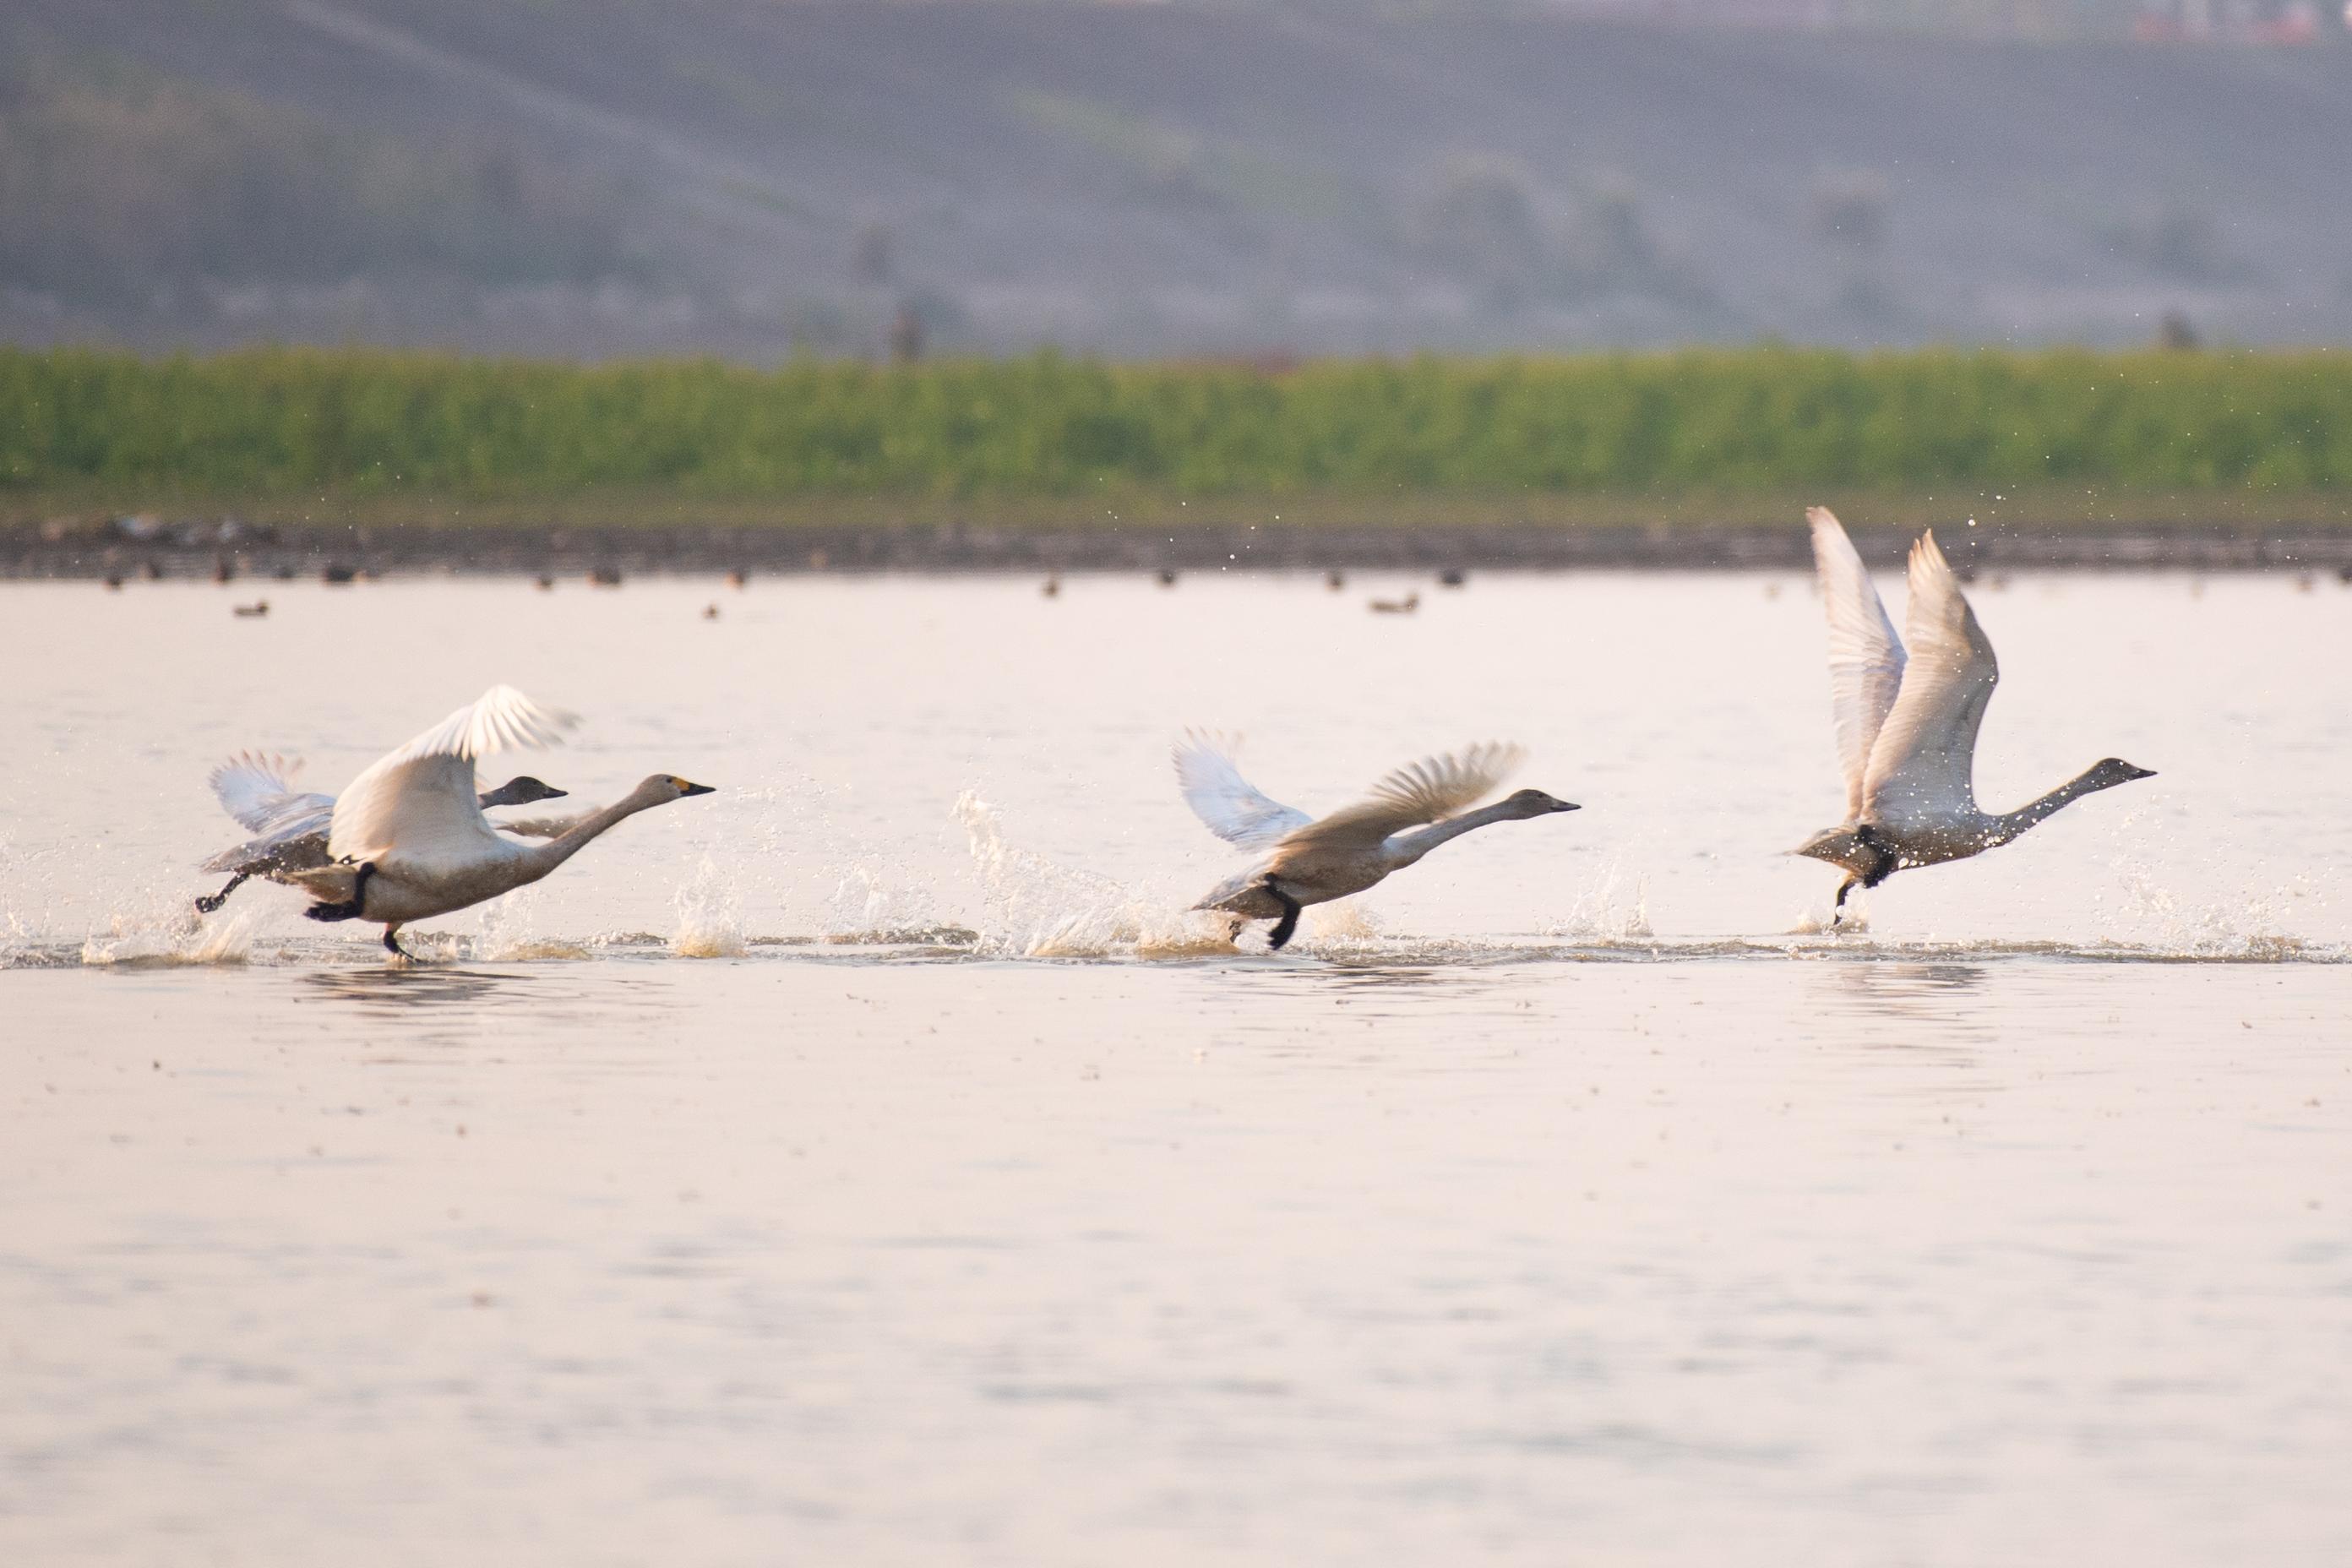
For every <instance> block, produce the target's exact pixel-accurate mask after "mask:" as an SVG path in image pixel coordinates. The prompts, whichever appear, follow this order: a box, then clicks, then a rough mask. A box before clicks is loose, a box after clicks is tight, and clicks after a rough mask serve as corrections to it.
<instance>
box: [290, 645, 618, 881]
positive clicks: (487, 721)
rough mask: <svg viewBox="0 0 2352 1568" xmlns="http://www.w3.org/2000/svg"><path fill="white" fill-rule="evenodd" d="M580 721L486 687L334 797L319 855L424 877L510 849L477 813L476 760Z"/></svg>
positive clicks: (540, 742) (547, 739)
mask: <svg viewBox="0 0 2352 1568" xmlns="http://www.w3.org/2000/svg"><path fill="white" fill-rule="evenodd" d="M578 722H579V721H578V720H577V719H576V718H574V717H573V716H572V714H569V713H564V712H559V711H555V710H548V709H542V708H541V707H539V706H538V705H536V704H535V703H533V702H532V701H531V700H530V699H529V698H528V697H525V696H524V695H523V694H522V693H521V692H520V691H517V690H516V689H514V688H513V687H511V686H494V687H492V688H490V689H489V690H488V691H485V692H484V693H482V695H481V696H480V697H479V698H478V699H477V700H474V701H473V702H470V703H468V704H467V705H466V706H465V707H463V708H460V709H458V710H457V711H456V712H454V713H452V714H450V715H449V717H448V718H446V719H445V720H443V721H441V722H440V723H438V724H436V725H435V726H434V727H433V728H432V729H430V730H427V731H425V733H423V734H421V735H419V736H417V737H416V738H415V740H413V741H411V742H408V743H407V744H406V745H404V746H403V747H401V748H400V749H399V750H398V751H395V752H392V753H391V754H390V755H388V756H386V757H384V758H383V759H382V760H381V761H379V762H377V763H375V764H374V765H373V766H372V767H370V768H369V769H368V770H367V771H366V772H365V773H362V774H360V776H359V777H358V778H356V779H354V780H352V784H351V786H350V787H349V788H348V789H346V790H344V791H343V793H342V795H341V797H340V798H338V799H337V801H336V802H335V814H334V826H333V827H332V829H331V831H330V833H329V836H328V841H327V853H328V855H329V856H330V857H331V858H333V859H336V860H345V859H348V860H352V861H373V862H375V863H376V864H378V865H379V866H384V865H388V864H391V863H393V862H395V861H396V862H397V863H399V864H400V865H403V866H405V867H409V868H414V869H415V870H416V871H418V872H421V873H425V874H446V873H451V872H456V871H460V870H464V869H467V868H475V867H479V866H482V865H485V864H488V863H490V862H495V861H497V860H499V859H501V858H505V857H507V856H509V855H510V854H512V853H513V852H514V851H515V850H516V848H517V846H516V845H515V843H514V841H513V840H512V839H509V838H502V837H499V834H498V832H497V831H496V830H495V829H494V828H492V826H490V823H489V819H488V817H486V816H483V815H482V807H481V805H480V803H479V802H478V800H477V799H476V797H475V792H474V763H475V761H476V759H478V758H479V757H482V756H485V755H487V754H488V753H489V752H500V751H511V750H514V749H516V748H518V747H525V746H529V747H539V746H550V745H555V744H559V743H561V742H562V738H563V731H566V730H568V729H570V728H571V727H572V726H573V725H574V724H576V723H578Z"/></svg>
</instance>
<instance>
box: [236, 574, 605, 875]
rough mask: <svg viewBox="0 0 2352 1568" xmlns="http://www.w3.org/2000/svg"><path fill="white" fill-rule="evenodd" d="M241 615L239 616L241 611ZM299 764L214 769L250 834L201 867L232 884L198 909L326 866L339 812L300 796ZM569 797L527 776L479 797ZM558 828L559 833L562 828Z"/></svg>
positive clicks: (244, 756)
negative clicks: (263, 882)
mask: <svg viewBox="0 0 2352 1568" xmlns="http://www.w3.org/2000/svg"><path fill="white" fill-rule="evenodd" d="M241 613H242V612H240V614H241ZM301 766H302V763H301V761H300V759H299V758H297V759H294V760H292V761H289V760H288V759H286V758H285V757H281V756H268V755H264V754H262V753H260V752H238V753H237V754H236V756H234V757H231V758H230V759H229V760H228V761H227V762H226V763H222V764H221V765H220V766H219V767H216V768H215V769H214V770H213V773H212V779H211V781H210V782H211V784H212V786H213V794H214V795H215V796H217V797H218V798H219V800H220V803H221V809H222V810H224V811H226V812H227V813H228V814H229V815H230V816H233V817H235V818H236V820H237V821H238V822H240V823H241V824H243V825H244V826H245V830H246V831H247V832H248V833H250V834H252V835H254V837H251V838H249V839H247V841H246V842H244V843H243V844H240V845H238V846H237V847H236V848H234V849H225V850H223V851H221V853H219V854H217V855H215V856H214V857H213V858H211V859H209V860H207V861H205V864H204V869H205V870H207V871H228V872H232V873H234V875H232V876H231V877H230V878H229V880H228V886H226V887H225V888H223V889H221V890H220V891H219V892H217V893H213V894H209V895H207V896H205V897H204V898H201V899H198V900H196V910H197V911H198V912H199V913H202V914H207V915H208V914H211V913H212V912H213V911H214V910H217V909H219V908H220V907H221V906H222V905H223V904H225V903H226V902H228V896H229V895H230V894H231V893H234V892H236V890H237V889H238V888H240V887H242V886H244V885H245V883H246V882H247V880H248V879H251V878H255V877H263V878H267V879H268V880H270V881H273V882H286V883H288V884H289V885H290V884H291V883H292V880H293V878H292V873H294V872H296V871H310V870H316V869H317V868H320V867H321V866H324V865H326V864H327V830H328V827H329V826H330V825H331V823H332V822H333V819H334V815H335V797H334V796H333V795H320V794H319V793H317V792H315V791H312V792H309V793H303V792H299V791H297V790H296V789H295V787H294V784H293V782H292V781H293V776H294V774H295V773H297V772H299V770H300V768H301ZM564 794H565V792H564V791H562V790H560V789H557V788H556V787H555V786H554V785H553V784H541V782H540V781H539V780H537V779H535V778H532V777H531V776H530V774H528V773H525V774H523V775H522V776H521V777H520V778H511V779H509V780H508V781H507V782H506V783H504V784H500V785H499V787H498V788H496V789H494V790H491V791H490V792H488V794H487V795H480V796H478V800H479V803H480V804H481V805H483V806H485V807H488V806H495V805H530V804H531V803H532V802H534V801H541V800H561V799H562V798H563V796H564ZM502 826H503V828H504V830H505V831H507V832H509V833H520V834H523V835H524V836H526V837H540V838H549V837H554V835H553V834H551V833H532V832H531V831H530V826H529V825H528V824H524V823H508V824H503V825H502ZM558 831H561V829H558Z"/></svg>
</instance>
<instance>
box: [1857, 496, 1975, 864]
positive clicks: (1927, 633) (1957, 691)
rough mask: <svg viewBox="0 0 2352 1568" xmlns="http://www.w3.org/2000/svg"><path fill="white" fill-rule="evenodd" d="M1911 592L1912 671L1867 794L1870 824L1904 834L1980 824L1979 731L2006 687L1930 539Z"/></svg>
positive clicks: (1875, 755) (1877, 752)
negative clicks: (1934, 826)
mask: <svg viewBox="0 0 2352 1568" xmlns="http://www.w3.org/2000/svg"><path fill="white" fill-rule="evenodd" d="M1910 591H1911V603H1910V605H1909V607H1908V609H1907V610H1906V612H1905V614H1904V630H1905V631H1906V632H1907V633H1908V634H1909V637H1908V640H1909V642H1910V645H1911V648H1910V662H1909V663H1908V664H1907V665H1906V667H1905V668H1904V671H1903V686H1902V689H1901V690H1900V691H1899V692H1898V693H1897V694H1896V696H1895V706H1894V708H1893V709H1892V710H1890V711H1889V712H1888V713H1887V715H1886V722H1885V725H1884V726H1883V727H1882V728H1881V729H1880V730H1879V731H1878V737H1877V739H1876V741H1875V742H1874V743H1873V744H1872V746H1871V749H1870V767H1869V773H1868V777H1867V778H1866V780H1865V781H1864V790H1863V795H1864V803H1865V805H1866V807H1867V809H1868V811H1869V813H1870V814H1871V815H1872V816H1873V817H1874V818H1875V819H1877V820H1880V821H1884V822H1886V823H1889V824H1892V825H1895V826H1902V825H1905V824H1909V823H1945V822H1949V821H1952V820H1954V819H1956V818H1970V817H1974V816H1977V815H1978V812H1977V797H1976V787H1975V777H1974V774H1975V760H1976V750H1977V731H1978V729H1979V727H1980V726H1981V725H1982V724H1983V722H1984V713H1985V705H1986V704H1987V703H1988V702H1990V700H1992V689H1993V687H1994V686H1995V685H1996V684H1998V683H1999V681H2000V663H1999V661H1997V660H1996V659H1995V658H1993V653H1992V644H1991V642H1990V640H1988V639H1987V637H1985V635H1984V628H1983V627H1981V626H1978V625H1977V617H1976V612H1975V611H1973V610H1971V609H1969V602H1968V600H1967V599H1966V598H1964V597H1962V596H1961V594H1960V584H1959V579H1958V578H1957V577H1955V576H1954V575H1952V568H1951V565H1950V563H1948V562H1947V561H1946V560H1945V559H1944V552H1943V551H1942V549H1941V548H1939V547H1938V546H1937V543H1936V536H1935V534H1934V533H1932V532H1929V533H1926V534H1922V535H1921V536H1920V538H1919V541H1918V542H1917V543H1916V544H1914V545H1913V546H1912V547H1911V576H1910Z"/></svg>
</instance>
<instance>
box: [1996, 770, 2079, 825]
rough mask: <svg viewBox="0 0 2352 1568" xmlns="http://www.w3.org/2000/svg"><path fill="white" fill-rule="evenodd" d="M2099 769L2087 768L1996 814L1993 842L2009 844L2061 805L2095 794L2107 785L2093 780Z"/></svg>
mask: <svg viewBox="0 0 2352 1568" xmlns="http://www.w3.org/2000/svg"><path fill="white" fill-rule="evenodd" d="M2097 771H2098V770H2097V769H2095V768H2085V769H2084V771H2083V772H2082V773H2078V774H2076V775H2075V776H2074V777H2073V778H2071V779H2068V780H2067V781H2066V782H2065V783H2064V784H2060V785H2059V786H2058V787H2057V788H2056V789H2053V790H2052V791H2051V792H2050V793H2049V794H2048V795H2042V796H2041V797H2040V798H2038V799H2035V800H2029V801H2027V802H2026V803H2025V804H2024V805H2021V806H2019V807H2018V808H2017V809H2016V810H2015V811H2005V812H2003V813H2001V814H2000V816H1996V817H1994V818H1993V819H1992V820H1993V825H1994V826H1993V831H1992V834H1991V842H1993V843H1995V844H2006V843H2008V842H2009V841H2010V840H2011V839H2012V838H2014V837H2017V836H2018V835H2019V834H2021V833H2023V832H2024V831H2025V830H2026V829H2027V828H2029V827H2032V826H2036V825H2037V824H2039V823H2042V822H2043V821H2045V820H2047V819H2048V818H2049V817H2050V816H2052V815H2053V814H2054V813H2056V812H2057V811H2058V810H2060V809H2061V808H2062V807H2064V806H2069V805H2074V803H2075V802H2076V801H2078V800H2080V799H2082V798H2083V797H2084V795H2094V794H2096V793H2097V792H2098V791H2099V790H2100V789H2101V788H2102V787H2104V786H2102V785H2100V784H2094V783H2092V782H2091V776H2092V774H2093V773H2096V772H2097Z"/></svg>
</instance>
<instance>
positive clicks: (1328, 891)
mask: <svg viewBox="0 0 2352 1568" xmlns="http://www.w3.org/2000/svg"><path fill="white" fill-rule="evenodd" d="M1524 754H1525V753H1523V752H1521V751H1520V750H1519V748H1518V747H1517V746H1510V745H1496V744H1488V745H1480V746H1473V747H1471V748H1470V749H1469V750H1467V751H1465V752H1462V753H1461V754H1460V755H1458V756H1440V757H1430V758H1427V759H1426V760H1424V761H1422V762H1418V763H1412V764H1411V765H1410V766H1408V767H1403V768H1400V769H1398V770H1397V771H1396V772H1395V773H1391V774H1390V775H1389V776H1388V777H1386V778H1384V779H1382V780H1381V782H1380V783H1379V784H1374V785H1373V786H1372V790H1371V794H1370V795H1368V796H1367V797H1366V798H1364V799H1363V800H1361V801H1359V802H1358V803H1357V804H1355V805H1349V806H1343V807H1341V808H1340V809H1339V810H1338V811H1335V812H1333V813H1332V814H1331V815H1330V816H1326V817H1323V818H1320V819H1319V820H1318V819H1316V818H1311V817H1309V816H1307V814H1306V813H1305V812H1303V811H1299V810H1297V808H1295V807H1292V806H1287V805H1281V804H1280V803H1278V802H1276V801H1274V800H1270V799H1268V798H1267V797H1266V796H1265V795H1264V794H1263V793H1262V792H1260V791H1259V789H1258V788H1257V786H1256V785H1255V784H1251V783H1250V782H1249V781H1248V780H1247V779H1245V778H1244V777H1242V775H1241V770H1240V769H1239V768H1238V767H1236V766H1235V765H1234V758H1233V752H1232V748H1231V745H1230V743H1229V742H1225V741H1223V740H1222V739H1220V738H1219V737H1217V736H1213V735H1208V734H1202V733H1200V732H1197V731H1195V732H1190V733H1187V734H1186V736H1185V738H1184V740H1183V741H1182V742H1181V743H1180V744H1179V745H1178V746H1177V747H1176V748H1175V751H1174V753H1173V755H1174V759H1175V763H1176V783H1177V785H1178V787H1179V788H1181V790H1182V791H1183V794H1184V801H1185V804H1186V805H1190V806H1191V807H1192V811H1193V814H1194V815H1195V816H1199V817H1200V819H1201V820H1202V822H1204V823H1206V824H1207V825H1208V827H1209V831H1210V832H1212V833H1214V834H1215V835H1216V836H1217V837H1220V838H1223V839H1224V840H1225V841H1226V842H1227V843H1229V844H1234V845H1237V846H1239V847H1242V848H1244V849H1255V850H1264V851H1265V858H1263V859H1261V860H1260V861H1259V862H1258V863H1257V864H1256V865H1255V866H1253V867H1251V868H1249V869H1248V870H1246V871H1244V872H1242V873H1241V874H1240V875H1238V876H1235V877H1232V878H1229V879H1226V880H1225V881H1223V882H1221V883H1219V884H1218V885H1217V886H1216V887H1215V888H1213V889H1211V890H1210V892H1209V894H1208V896H1207V897H1206V898H1204V899H1202V900H1201V901H1200V902H1199V903H1197V904H1194V905H1193V906H1192V907H1193V908H1194V909H1196V910H1222V911H1223V912H1224V913H1226V914H1228V915H1231V916H1233V917H1234V919H1233V923H1232V931H1233V934H1234V935H1236V936H1238V935H1239V934H1240V933H1241V930H1242V927H1243V926H1244V924H1245V923H1246V922H1248V921H1253V920H1271V921H1275V922H1276V923H1275V927H1274V930H1273V931H1272V932H1271V933H1269V935H1268V937H1267V942H1268V944H1269V946H1270V948H1272V949H1275V950H1279V949H1280V948H1281V947H1282V946H1283V944H1284V943H1286V942H1288V941H1289V940H1290V938H1291V936H1292V934H1293V933H1294V932H1295V931H1297V929H1298V912H1299V910H1302V909H1304V908H1305V907H1306V906H1307V905H1308V904H1321V903H1328V902H1329V901H1331V900H1334V899H1344V898H1346V897H1348V896H1349V894H1351V893H1360V892H1362V891H1363V890H1364V889H1367V888H1370V887H1371V886H1373V885H1374V884H1375V883H1378V882H1379V881H1381V879H1383V878H1385V877H1387V876H1389V875H1390V874H1391V872H1395V871H1400V870H1402V869H1403V868H1405V867H1407V866H1410V865H1412V863H1413V862H1414V861H1416V860H1418V859H1420V858H1422V857H1423V856H1424V855H1426V854H1428V853H1429V852H1430V851H1431V850H1433V849H1434V848H1436V847H1438V846H1439V845H1441V844H1443V843H1444V842H1445V841H1446V840H1448V839H1450V838H1457V837H1461V836H1462V835H1463V834H1465V833H1467V832H1469V831H1471V830H1472V829H1473V828H1478V827H1484V826H1486V825H1487V824H1489V823H1494V822H1517V821H1523V820H1525V819H1527V818H1528V817H1535V816H1549V815H1551V814H1552V813H1554V812H1560V811H1574V810H1576V809H1577V806H1576V805H1575V803H1574V802H1572V801H1565V800H1559V799H1555V798H1554V797H1553V796H1551V795H1546V794H1545V793H1544V792H1543V791H1541V790H1539V789H1523V790H1520V791H1518V792H1517V793H1516V794H1514V795H1507V796H1506V797H1505V798H1503V799H1502V800H1499V801H1496V803H1495V804H1494V805H1488V806H1483V807H1480V808H1479V809H1477V810H1475V811H1473V810H1471V809H1470V808H1471V807H1472V806H1474V805H1477V803H1478V802H1479V801H1480V800H1482V799H1484V798H1485V797H1486V795H1489V794H1491V793H1493V791H1494V790H1495V788H1496V786H1497V785H1498V784H1501V783H1502V782H1503V780H1504V779H1505V778H1506V777H1507V776H1508V774H1509V773H1510V772H1511V770H1512V769H1513V768H1515V767H1517V765H1518V763H1519V761H1520V759H1521V757H1522V756H1523V755H1524ZM1416 828H1417V829H1419V831H1417V832H1415V831H1409V830H1410V829H1416Z"/></svg>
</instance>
